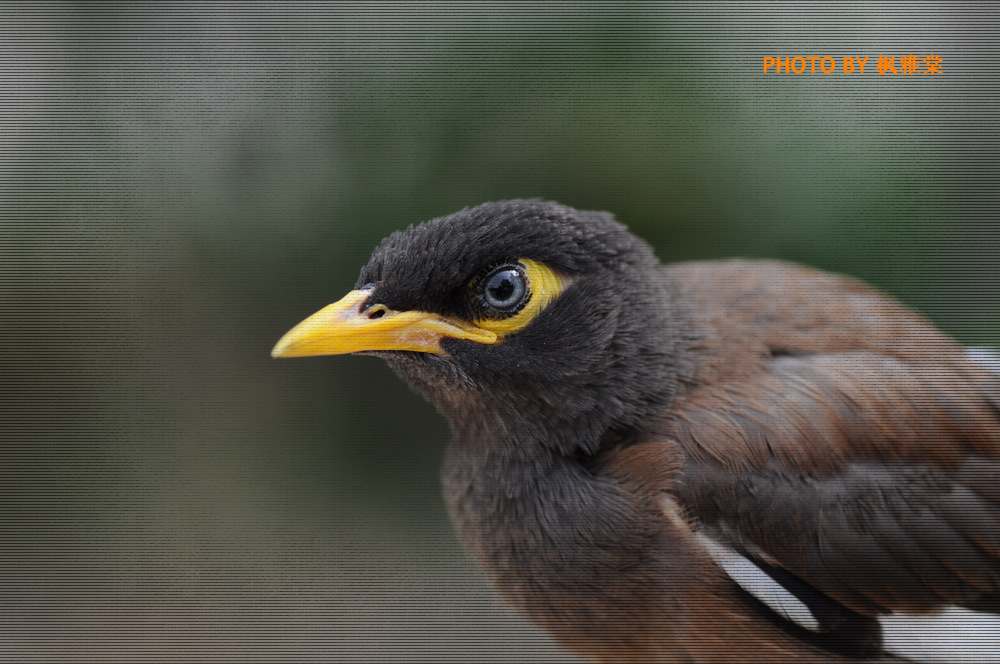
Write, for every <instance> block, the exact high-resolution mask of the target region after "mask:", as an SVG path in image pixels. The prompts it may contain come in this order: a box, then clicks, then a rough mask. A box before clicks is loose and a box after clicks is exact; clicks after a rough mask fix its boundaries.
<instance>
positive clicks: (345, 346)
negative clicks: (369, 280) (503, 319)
mask: <svg viewBox="0 0 1000 664" xmlns="http://www.w3.org/2000/svg"><path fill="white" fill-rule="evenodd" d="M370 295H371V291H370V290H354V291H351V292H350V293H348V294H347V295H345V296H344V297H343V299H341V300H340V301H339V302H335V303H333V304H331V305H329V306H327V307H324V308H322V309H320V310H319V311H317V312H316V313H314V314H313V315H312V316H310V317H309V318H306V319H305V320H304V321H302V322H301V323H299V324H298V325H296V326H295V327H293V328H292V329H291V330H289V331H288V332H287V333H286V334H285V336H283V337H281V339H280V340H279V341H278V343H277V344H276V345H275V346H274V350H272V351H271V357H307V356H311V355H344V354H346V353H358V352H361V351H366V350H367V351H371V350H409V351H415V352H418V353H438V354H441V353H444V351H443V350H442V349H441V340H442V339H444V338H452V339H468V340H470V341H477V342H479V343H484V344H492V343H495V342H496V340H497V335H496V333H494V332H491V331H489V330H484V329H482V328H480V327H477V326H475V325H471V324H469V323H466V322H464V321H460V320H458V319H455V318H451V317H447V316H441V315H439V314H432V313H427V312H425V311H394V310H392V309H389V308H388V307H386V306H383V305H381V304H376V305H374V306H372V307H369V308H368V309H367V310H364V311H362V306H363V305H364V303H365V301H366V300H367V299H368V297H369V296H370Z"/></svg>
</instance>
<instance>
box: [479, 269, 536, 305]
mask: <svg viewBox="0 0 1000 664" xmlns="http://www.w3.org/2000/svg"><path fill="white" fill-rule="evenodd" d="M525 290H526V286H525V283H524V276H522V275H521V273H520V272H518V271H517V270H516V269H514V268H512V267H510V268H503V269H502V270H498V271H497V272H494V273H493V274H492V275H490V277H489V279H488V280H487V282H486V303H487V304H489V305H490V306H492V307H496V308H498V309H503V308H509V307H512V306H515V305H517V304H520V302H521V299H522V298H523V297H524V292H525Z"/></svg>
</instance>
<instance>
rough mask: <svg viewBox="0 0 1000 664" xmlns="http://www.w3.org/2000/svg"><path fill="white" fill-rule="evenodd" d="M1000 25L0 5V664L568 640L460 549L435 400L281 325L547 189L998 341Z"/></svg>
mask: <svg viewBox="0 0 1000 664" xmlns="http://www.w3.org/2000/svg"><path fill="white" fill-rule="evenodd" d="M817 8H818V10H817ZM997 14H998V12H997V11H996V5H995V4H993V3H982V4H966V5H963V4H960V3H940V4H921V3H916V2H907V3H902V4H896V5H882V4H880V5H874V4H872V3H859V4H847V5H842V4H837V3H823V4H822V5H820V4H819V3H816V4H815V5H814V4H808V3H803V4H764V5H755V4H750V3H738V4H713V3H694V4H664V5H658V4H645V3H643V4H630V3H613V4H598V3H579V4H578V3H553V4H545V5H534V4H520V3H515V4H505V3H489V4H464V3H446V4H435V3H419V4H416V3H356V4H351V3H335V4H297V3H259V4H252V5H242V4H208V5H205V6H199V5H195V4H194V3H190V4H186V3H181V4H152V5H148V4H143V3H110V4H98V3H61V4H49V3H45V4H41V3H3V4H0V660H2V661H19V662H30V661H67V662H68V661H103V662H111V661H128V662H142V661H164V662H166V661H183V662H203V661H204V662H207V661H219V662H221V661H233V662H253V661H263V662H278V661H299V662H301V661H325V662H341V661H344V662H362V661H434V662H446V661H456V662H457V661H462V662H466V661H509V662H524V661H549V662H571V661H575V660H573V659H572V658H570V657H569V656H568V655H565V654H563V653H562V652H561V651H560V650H559V649H558V648H557V647H556V646H555V645H553V644H552V643H551V641H550V640H549V639H548V637H546V636H545V635H543V634H541V633H540V632H539V631H537V630H536V629H535V628H533V627H531V626H530V625H528V624H526V623H523V622H521V621H520V620H519V619H517V618H516V617H513V616H510V615H509V614H508V613H506V612H505V610H504V609H503V608H502V606H501V605H500V603H499V601H498V600H497V599H496V598H495V596H494V595H492V594H491V592H490V591H489V589H488V588H487V587H486V584H485V582H484V580H483V577H482V575H481V573H480V572H479V570H478V569H477V568H476V567H475V566H474V565H473V564H472V563H471V562H470V561H469V560H468V559H466V557H465V556H464V554H463V553H462V551H461V549H460V547H459V545H458V543H457V541H456V539H455V537H454V535H453V534H452V531H451V528H450V525H449V524H448V522H447V518H446V515H445V510H444V506H443V504H442V501H441V498H440V496H439V489H438V478H437V468H438V464H439V461H440V459H441V456H442V451H443V447H444V443H445V441H446V440H447V437H448V431H447V427H446V425H445V423H444V422H443V420H441V419H440V418H439V417H438V416H437V415H436V413H435V412H434V411H433V409H432V408H431V407H430V406H428V405H427V404H425V403H424V402H423V401H422V400H421V399H420V398H419V397H418V396H416V395H414V394H412V393H410V392H409V391H407V389H406V388H405V387H403V386H402V384H401V383H399V382H398V381H397V380H396V379H395V377H394V376H393V375H392V374H391V373H390V372H389V371H388V369H387V368H386V367H385V366H383V365H382V364H381V363H380V362H379V361H378V360H375V359H372V358H354V357H342V358H315V359H308V360H295V361H274V360H272V359H271V358H270V357H269V351H270V349H271V346H272V345H273V344H274V342H275V341H276V340H277V339H278V338H279V337H280V336H281V334H283V333H284V332H285V331H286V330H287V329H288V328H289V327H291V326H292V325H293V324H294V323H296V322H298V321H299V320H300V319H301V318H303V317H304V316H305V315H307V314H309V313H312V312H313V311H315V310H316V309H318V308H320V307H321V306H323V305H325V304H327V303H329V302H332V301H333V300H334V299H337V298H339V297H340V295H341V294H343V293H344V292H345V291H346V290H348V289H349V288H350V287H351V286H352V285H353V282H354V279H355V276H356V274H357V271H358V269H359V268H360V267H361V265H363V264H364V263H365V261H366V260H367V256H368V253H369V251H370V250H371V248H372V247H373V246H374V245H375V244H376V243H377V242H378V240H379V239H380V238H381V237H383V236H384V235H385V234H387V233H389V232H390V231H392V230H394V229H399V228H403V227H405V226H406V225H408V224H410V223H415V222H419V221H421V220H423V219H426V218H430V217H433V216H439V215H442V214H447V213H450V212H453V211H455V210H457V209H460V208H462V207H464V206H469V205H475V204H478V203H480V202H484V201H487V200H496V199H502V198H511V197H528V196H531V197H544V198H549V199H554V200H558V201H560V202H563V203H566V204H570V205H573V206H576V207H579V208H595V209H604V210H610V211H613V212H615V213H616V214H617V215H618V217H619V219H621V220H622V221H624V222H626V223H627V224H629V225H630V226H631V227H632V228H633V229H634V230H635V232H637V233H638V234H640V235H642V236H644V237H646V238H647V239H648V240H649V241H650V242H652V243H653V244H654V245H655V247H656V249H657V251H658V253H659V255H660V256H661V257H662V258H663V259H664V260H678V259H692V258H713V257H721V256H730V255H743V256H770V257H778V258H787V259H792V260H797V261H802V262H806V263H810V264H814V265H817V266H820V267H823V268H828V269H832V270H837V271H843V272H849V273H852V274H854V275H857V276H859V277H862V278H864V279H866V280H869V281H871V282H873V283H875V284H876V285H878V286H880V287H882V288H884V289H886V290H888V291H890V292H892V293H894V294H896V295H897V296H899V297H900V298H902V299H903V300H904V301H906V302H908V303H910V304H912V305H914V306H916V307H918V308H919V309H921V310H922V311H924V312H925V313H926V314H927V315H929V316H930V317H931V318H933V319H934V320H935V321H936V322H938V323H939V324H940V325H941V326H942V327H943V328H944V329H945V330H947V331H948V332H950V333H952V334H954V335H955V336H957V337H958V338H959V339H960V340H962V341H963V342H965V343H968V344H978V345H994V346H1000V157H998V154H1000V131H998V129H1000V83H998V81H1000V79H998V75H997V73H996V72H997V71H1000V57H998V56H1000V47H998V44H1000V20H998V18H997ZM880 53H881V54H887V55H894V56H897V59H898V57H899V56H902V55H907V54H916V55H918V56H923V55H930V54H936V55H939V56H941V58H942V73H941V74H939V75H935V76H928V75H912V76H902V75H897V76H893V75H892V74H887V75H884V76H879V75H877V74H876V73H875V72H874V71H873V69H874V67H875V64H876V60H877V59H878V55H879V54H880ZM767 55H772V56H786V57H787V56H795V55H801V56H806V55H830V56H834V57H836V58H837V61H838V71H837V73H835V74H831V75H822V74H818V73H817V74H804V75H794V74H784V75H777V74H766V75H765V74H764V73H763V71H762V58H763V57H764V56H767ZM845 55H851V56H862V57H863V56H868V57H869V61H868V64H867V69H866V72H865V74H863V75H861V74H844V73H842V72H841V71H840V66H839V65H840V61H841V59H842V58H843V56H845Z"/></svg>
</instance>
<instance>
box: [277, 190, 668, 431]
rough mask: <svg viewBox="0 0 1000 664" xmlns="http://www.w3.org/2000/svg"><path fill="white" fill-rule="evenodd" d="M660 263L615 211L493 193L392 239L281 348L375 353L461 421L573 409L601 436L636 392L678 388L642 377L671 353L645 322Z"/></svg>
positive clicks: (563, 413)
mask: <svg viewBox="0 0 1000 664" xmlns="http://www.w3.org/2000/svg"><path fill="white" fill-rule="evenodd" d="M658 269H659V263H658V261H657V259H656V257H655V256H654V254H653V252H652V250H651V249H650V248H649V246H648V245H646V244H645V243H644V242H643V241H642V240H640V239H638V238H637V237H635V236H634V235H632V234H631V233H629V232H628V230H627V229H626V228H625V227H624V226H623V225H621V224H619V223H617V222H616V221H615V220H614V219H613V217H612V216H611V215H610V214H608V213H605V212H583V211H578V210H575V209H572V208H570V207H566V206H563V205H559V204H556V203H551V202H543V201H537V200H513V201H502V202H496V203H486V204H483V205H480V206H477V207H474V208H471V209H466V210H463V211H461V212H458V213H455V214H452V215H449V216H445V217H440V218H437V219H433V220H431V221H428V222H425V223H423V224H421V225H419V226H411V227H410V228H408V229H407V230H405V231H401V232H396V233H393V234H392V235H390V236H389V237H387V238H386V239H385V240H383V241H382V243H381V244H380V245H379V246H378V248H376V249H375V251H374V253H373V254H372V257H371V259H370V260H369V262H368V264H367V265H366V266H365V267H364V268H363V269H362V270H361V275H360V277H359V278H358V281H357V284H356V287H355V290H353V291H351V292H350V293H348V294H347V295H346V296H345V297H343V298H342V299H341V300H339V301H338V302H336V303H334V304H331V305H329V306H327V307H325V308H324V309H322V310H320V311H319V312H317V313H315V314H314V315H312V316H310V317H309V318H307V319H306V320H304V321H302V322H301V323H299V325H297V326H296V327H294V328H293V329H292V330H290V331H289V332H288V333H287V334H286V335H285V336H284V337H282V339H281V340H280V341H279V342H278V344H277V345H276V346H275V348H274V350H273V351H272V355H273V356H274V357H296V356H310V355H338V354H345V353H369V354H376V355H379V356H381V357H383V358H384V359H385V360H386V361H387V362H388V363H389V365H390V366H391V367H392V368H393V369H394V370H395V371H396V372H397V373H398V374H399V375H400V376H401V377H402V378H403V379H404V380H405V381H407V382H408V383H409V384H410V385H412V386H413V387H414V388H416V389H417V390H418V391H419V392H421V393H423V394H424V395H425V396H426V397H427V398H428V399H429V400H430V401H432V402H433V403H434V404H435V405H436V406H437V407H438V408H439V409H440V410H441V411H442V412H443V413H444V414H445V415H446V416H447V417H448V418H449V419H450V420H451V423H452V426H453V429H456V431H457V430H458V429H460V428H461V427H462V426H464V425H467V424H468V423H470V422H483V421H484V419H489V418H488V417H487V414H494V415H496V416H499V417H501V418H502V419H503V421H504V426H505V428H510V427H511V425H512V424H513V423H516V422H522V423H523V424H524V425H525V426H536V427H537V426H539V424H540V423H539V421H537V420H539V419H545V420H547V421H552V420H553V419H556V420H560V421H562V422H564V421H566V420H569V421H571V422H573V423H574V428H576V429H577V431H576V433H577V434H578V435H577V437H576V439H577V440H582V439H584V438H593V437H594V436H595V435H596V436H599V435H600V433H601V431H603V430H604V429H606V428H607V427H608V426H611V425H612V420H615V419H622V418H623V417H625V416H626V415H627V414H626V413H624V412H623V409H624V408H625V404H631V407H634V405H635V404H636V403H641V402H642V401H644V399H641V398H640V399H635V398H633V397H634V396H635V395H638V394H642V393H643V392H645V393H646V395H647V396H648V394H649V392H650V390H651V389H653V391H656V392H659V391H662V390H664V389H668V383H669V381H667V380H663V381H660V382H659V383H658V385H657V386H656V387H655V389H654V388H653V387H652V386H650V385H645V384H643V383H645V382H648V381H652V380H653V378H651V377H650V376H648V374H650V373H661V372H655V371H654V372H651V371H646V370H643V368H642V367H643V366H644V365H650V363H651V365H652V366H657V364H658V363H657V358H658V357H659V356H662V355H664V353H667V352H668V349H667V348H666V347H665V345H663V344H660V343H657V344H656V346H655V347H649V346H650V344H649V343H648V340H649V339H652V338H655V339H663V335H659V334H654V335H650V334H648V331H647V333H645V334H644V333H643V331H642V330H643V329H644V328H647V327H649V326H657V325H660V326H662V325H665V324H667V321H668V318H669V317H668V312H667V311H665V307H666V306H667V303H668V302H669V300H670V298H669V297H666V296H664V294H663V293H662V292H661V290H662V280H660V279H656V278H651V276H652V275H653V274H654V273H655V271H656V270H658ZM643 355H645V356H646V357H643ZM659 364H662V363H659ZM661 377H662V376H661ZM625 419H629V418H628V417H625ZM529 420H535V421H529ZM491 426H493V427H494V428H495V427H496V423H495V422H493V424H492V425H491ZM559 430H565V427H564V426H561V427H559ZM590 434H593V435H590Z"/></svg>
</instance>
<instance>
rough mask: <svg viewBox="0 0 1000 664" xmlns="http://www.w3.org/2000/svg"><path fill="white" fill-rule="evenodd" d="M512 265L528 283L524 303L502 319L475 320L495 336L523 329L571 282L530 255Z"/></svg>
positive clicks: (482, 318)
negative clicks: (532, 258)
mask: <svg viewBox="0 0 1000 664" xmlns="http://www.w3.org/2000/svg"><path fill="white" fill-rule="evenodd" d="M513 267H515V268H517V269H518V271H519V272H520V273H521V274H523V276H524V279H525V281H526V284H527V293H526V295H525V298H526V302H525V303H524V305H523V306H522V307H521V308H520V309H519V310H518V311H516V312H515V313H513V314H511V315H508V316H504V317H502V318H487V317H481V318H478V319H477V320H476V327H479V328H482V329H484V330H489V331H490V332H493V333H495V334H496V335H497V337H504V336H506V335H508V334H513V333H515V332H517V331H519V330H521V329H523V328H524V327H525V326H527V325H528V323H530V322H531V321H532V320H534V319H535V316H537V315H538V314H539V313H540V312H541V311H542V310H543V309H545V307H547V306H548V305H549V303H550V302H552V300H554V299H556V297H558V296H559V294H560V293H562V292H563V291H564V290H566V287H567V286H568V285H569V284H570V279H569V278H568V277H565V276H563V275H561V274H557V273H556V272H555V271H554V270H552V268H550V267H549V266H547V265H545V264H544V263H539V262H538V261H533V260H531V259H530V258H522V259H520V260H518V261H517V262H516V264H515V265H514V266H513Z"/></svg>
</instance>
